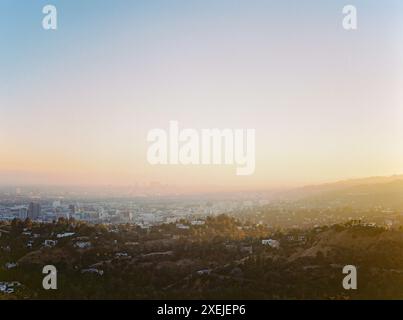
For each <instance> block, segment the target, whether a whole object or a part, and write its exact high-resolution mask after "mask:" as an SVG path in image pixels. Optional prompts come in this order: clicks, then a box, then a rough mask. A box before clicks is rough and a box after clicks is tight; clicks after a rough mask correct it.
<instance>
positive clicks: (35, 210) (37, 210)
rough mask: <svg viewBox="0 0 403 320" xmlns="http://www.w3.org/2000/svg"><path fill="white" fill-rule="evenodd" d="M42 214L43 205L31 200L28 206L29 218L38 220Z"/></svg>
mask: <svg viewBox="0 0 403 320" xmlns="http://www.w3.org/2000/svg"><path fill="white" fill-rule="evenodd" d="M40 215H41V205H40V204H39V203H35V202H31V203H30V204H29V207H28V218H30V219H31V220H36V219H38V218H39V216H40Z"/></svg>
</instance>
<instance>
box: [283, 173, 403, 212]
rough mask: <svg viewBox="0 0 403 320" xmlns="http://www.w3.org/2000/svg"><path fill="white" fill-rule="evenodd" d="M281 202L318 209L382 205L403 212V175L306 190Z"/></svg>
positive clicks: (296, 191) (292, 194)
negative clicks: (301, 204) (296, 202)
mask: <svg viewBox="0 0 403 320" xmlns="http://www.w3.org/2000/svg"><path fill="white" fill-rule="evenodd" d="M281 199H283V200H290V201H298V202H301V203H305V204H310V205H317V206H333V205H348V206H360V207H366V206H368V207H374V206H378V205H379V206H382V207H390V208H399V209H400V208H402V209H403V175H394V176H389V177H370V178H363V179H351V180H345V181H338V182H335V183H327V184H322V185H314V186H305V187H302V188H298V189H293V190H291V191H289V192H286V193H283V194H282V195H281Z"/></svg>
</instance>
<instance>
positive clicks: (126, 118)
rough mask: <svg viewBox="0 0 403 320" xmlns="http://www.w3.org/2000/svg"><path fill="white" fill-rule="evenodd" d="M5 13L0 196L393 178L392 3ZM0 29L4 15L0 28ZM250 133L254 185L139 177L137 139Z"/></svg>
mask: <svg viewBox="0 0 403 320" xmlns="http://www.w3.org/2000/svg"><path fill="white" fill-rule="evenodd" d="M45 4H47V1H36V2H35V3H33V2H30V3H27V2H26V1H21V0H17V1H16V0H13V1H9V0H5V1H2V2H1V4H0V12H4V13H6V15H5V16H3V17H2V19H0V39H2V50H1V52H0V61H1V62H0V66H1V69H2V72H1V74H0V83H2V85H1V86H0V150H1V156H0V185H22V186H23V185H95V186H103V185H116V186H130V185H133V184H146V183H152V182H155V181H157V182H159V183H161V184H164V185H175V186H178V187H180V188H187V187H188V188H190V189H195V190H198V191H199V192H203V191H209V190H211V186H216V187H217V186H219V189H223V190H228V191H231V190H234V189H236V190H264V189H270V188H285V187H287V188H289V187H298V186H304V185H313V184H321V183H328V182H335V181H340V180H345V179H352V178H361V177H372V176H390V175H394V174H401V173H403V127H402V125H401V124H402V123H403V107H402V106H403V95H402V92H401V88H402V87H403V60H402V59H401V57H402V56H403V41H402V40H403V31H402V30H403V19H402V18H403V14H402V12H403V10H402V9H403V3H402V2H401V1H397V0H388V1H384V2H379V1H374V0H366V1H363V0H362V1H355V5H356V6H357V7H358V8H359V11H358V15H359V26H358V30H356V31H353V32H347V31H346V30H344V29H343V28H342V26H341V22H342V18H343V15H342V12H341V10H342V6H343V3H339V2H332V3H330V2H326V3H323V1H318V0H309V1H304V2H301V3H300V2H293V3H292V5H290V4H289V3H288V4H287V3H280V2H278V1H257V0H252V1H245V0H235V1H234V0H232V1H229V0H223V1H219V2H218V1H212V0H207V1H203V2H199V3H196V2H192V3H190V2H185V1H179V0H174V1H170V2H169V3H168V2H165V1H161V0H156V1H152V2H144V1H142V2H134V1H126V0H120V1H105V0H103V1H93V0H90V1H86V2H84V3H79V2H75V1H63V0H55V1H53V2H52V4H53V5H55V6H56V7H57V9H58V20H59V27H58V30H57V31H54V32H53V31H49V32H48V31H44V30H43V29H42V28H41V19H42V17H43V14H42V7H43V6H44V5H45ZM0 15H1V14H0ZM170 120H177V121H178V122H179V125H180V127H181V128H195V129H197V130H199V129H202V128H219V129H224V128H243V129H247V128H253V129H256V171H255V173H254V174H253V175H251V176H245V177H242V176H236V175H235V174H234V166H228V165H226V166H213V165H211V166H210V165H207V166H201V165H200V166H195V165H193V166H181V165H177V166H173V165H168V166H151V165H150V164H149V163H148V162H147V158H146V153H147V141H146V137H147V132H148V130H151V129H153V128H164V129H166V128H168V124H169V121H170Z"/></svg>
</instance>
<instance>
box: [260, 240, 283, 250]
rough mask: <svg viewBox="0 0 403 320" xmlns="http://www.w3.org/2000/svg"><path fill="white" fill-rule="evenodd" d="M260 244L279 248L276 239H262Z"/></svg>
mask: <svg viewBox="0 0 403 320" xmlns="http://www.w3.org/2000/svg"><path fill="white" fill-rule="evenodd" d="M262 245H264V246H270V247H272V248H274V249H279V248H280V242H279V241H278V240H273V239H267V240H262Z"/></svg>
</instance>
